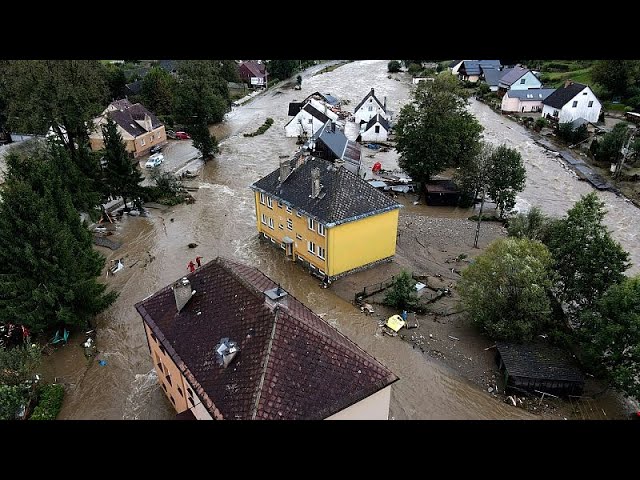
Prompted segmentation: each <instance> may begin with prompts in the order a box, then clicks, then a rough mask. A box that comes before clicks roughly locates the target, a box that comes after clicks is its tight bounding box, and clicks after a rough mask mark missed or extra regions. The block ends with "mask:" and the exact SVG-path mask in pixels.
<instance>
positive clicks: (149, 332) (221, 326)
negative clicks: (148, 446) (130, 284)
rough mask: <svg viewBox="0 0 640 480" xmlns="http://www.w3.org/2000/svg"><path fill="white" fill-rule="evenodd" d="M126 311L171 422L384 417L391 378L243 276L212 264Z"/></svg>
mask: <svg viewBox="0 0 640 480" xmlns="http://www.w3.org/2000/svg"><path fill="white" fill-rule="evenodd" d="M136 309H137V310H138V313H139V314H140V316H141V317H142V321H143V325H144V329H145V333H146V337H147V342H148V345H149V351H150V354H151V358H152V361H153V365H154V367H155V371H156V374H157V375H158V383H159V384H160V385H161V388H162V390H163V392H164V393H165V395H166V397H167V399H168V400H167V401H169V402H171V404H172V406H173V407H174V409H175V410H176V412H177V413H178V418H184V419H198V420H212V419H215V420H254V419H255V420H323V419H326V420H386V419H387V418H388V416H389V403H390V401H391V385H392V384H393V383H394V382H396V381H397V380H398V377H397V376H396V375H395V374H394V373H393V372H391V371H390V370H389V369H388V368H386V367H385V366H384V365H382V364H381V363H380V362H378V361H377V360H376V359H375V358H374V357H372V356H371V355H369V354H368V353H367V352H365V351H364V350H362V349H361V348H360V347H358V346H357V345H356V344H355V343H353V342H352V341H350V340H349V339H348V338H347V337H345V336H344V335H342V334H341V333H340V332H339V331H338V330H337V329H336V328H334V327H332V326H331V325H329V324H328V323H327V322H326V321H324V320H323V319H322V318H320V317H319V316H317V315H316V314H315V313H313V312H312V311H311V310H309V309H308V308H307V307H306V306H304V305H303V304H302V303H300V302H299V301H298V300H297V299H295V298H294V297H292V296H291V295H289V294H288V293H287V292H286V291H285V290H283V289H282V288H280V286H279V285H278V284H277V283H276V282H274V281H273V280H271V279H270V278H269V277H267V276H266V275H264V274H263V273H262V272H260V271H259V270H257V269H255V268H253V267H249V266H247V265H243V264H240V263H237V262H234V261H231V260H228V259H224V258H216V259H215V260H213V261H211V262H209V263H207V264H205V265H203V266H202V267H200V268H198V269H197V270H196V271H195V272H193V273H191V274H189V275H187V276H186V277H183V278H181V279H179V280H178V281H176V282H174V283H173V284H171V285H167V286H166V287H164V288H162V289H160V290H158V291H157V292H156V293H154V294H153V295H151V296H149V297H147V298H145V299H144V300H142V301H141V302H139V303H137V304H136Z"/></svg>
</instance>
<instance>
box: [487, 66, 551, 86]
mask: <svg viewBox="0 0 640 480" xmlns="http://www.w3.org/2000/svg"><path fill="white" fill-rule="evenodd" d="M498 88H499V90H501V91H502V92H506V91H507V90H528V89H530V88H542V82H541V81H540V80H538V77H536V76H535V75H534V74H533V72H532V71H531V70H529V69H528V68H523V67H521V66H520V65H516V66H515V67H513V68H511V69H509V70H508V71H506V72H505V73H504V74H503V75H502V77H500V83H499V84H498Z"/></svg>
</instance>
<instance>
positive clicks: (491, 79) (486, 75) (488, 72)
mask: <svg viewBox="0 0 640 480" xmlns="http://www.w3.org/2000/svg"><path fill="white" fill-rule="evenodd" d="M502 75H503V73H502V71H501V70H497V69H495V68H485V69H484V70H483V71H482V78H483V80H484V81H485V83H486V84H487V85H489V90H491V91H492V92H497V91H498V84H499V83H500V77H502Z"/></svg>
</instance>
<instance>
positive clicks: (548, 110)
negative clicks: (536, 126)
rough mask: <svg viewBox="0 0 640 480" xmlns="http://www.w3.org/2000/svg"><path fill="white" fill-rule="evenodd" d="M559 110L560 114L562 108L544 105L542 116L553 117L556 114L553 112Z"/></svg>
mask: <svg viewBox="0 0 640 480" xmlns="http://www.w3.org/2000/svg"><path fill="white" fill-rule="evenodd" d="M556 111H557V112H558V115H559V114H560V110H558V109H557V108H554V107H550V106H549V105H543V106H542V116H543V117H551V118H553V117H554V116H555V115H554V114H553V113H554V112H556Z"/></svg>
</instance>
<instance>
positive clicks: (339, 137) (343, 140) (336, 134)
mask: <svg viewBox="0 0 640 480" xmlns="http://www.w3.org/2000/svg"><path fill="white" fill-rule="evenodd" d="M331 124H332V122H331V120H329V121H328V122H326V123H325V124H324V125H323V126H322V128H321V129H320V130H318V131H317V132H316V133H314V134H313V137H311V138H313V139H314V140H316V141H319V142H322V143H324V144H325V145H326V146H327V148H328V149H329V150H331V151H332V152H333V154H334V155H335V156H336V158H342V155H343V154H344V151H345V150H346V148H347V143H348V142H349V139H348V138H347V137H346V136H345V134H344V132H343V131H342V130H340V129H339V128H336V127H335V126H334V127H333V129H332V128H331Z"/></svg>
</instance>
